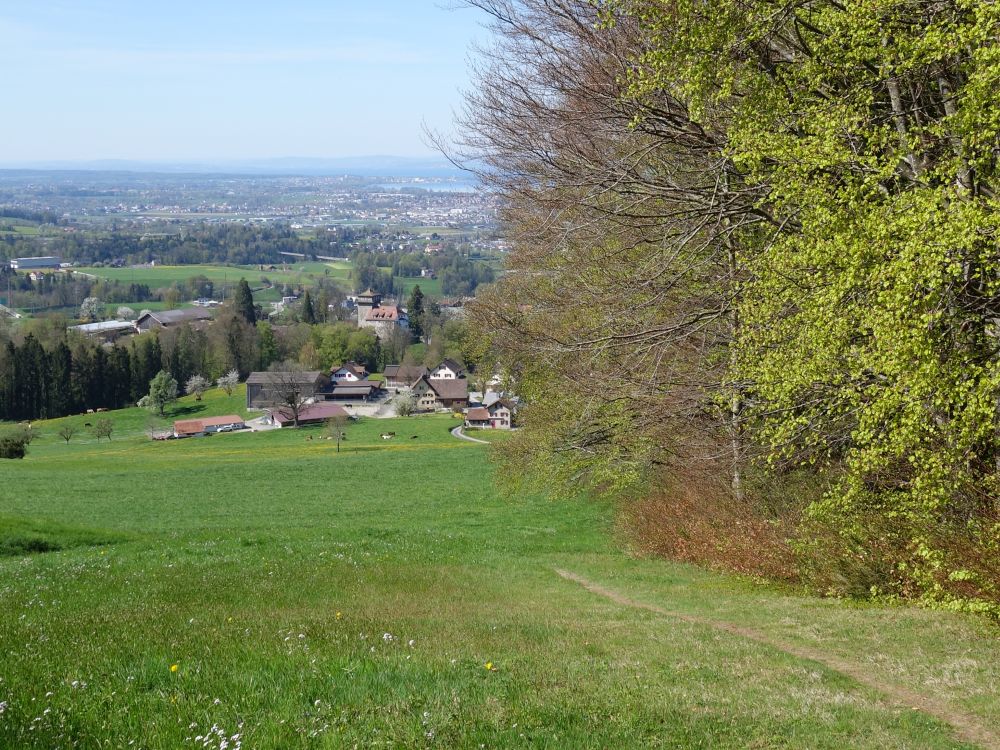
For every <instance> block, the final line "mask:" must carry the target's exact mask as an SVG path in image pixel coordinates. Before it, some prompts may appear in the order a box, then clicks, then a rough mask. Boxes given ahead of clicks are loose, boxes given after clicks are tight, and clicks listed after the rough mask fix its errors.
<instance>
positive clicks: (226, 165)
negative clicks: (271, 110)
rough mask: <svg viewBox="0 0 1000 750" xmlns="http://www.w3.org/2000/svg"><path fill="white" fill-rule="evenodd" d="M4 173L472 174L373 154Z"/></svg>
mask: <svg viewBox="0 0 1000 750" xmlns="http://www.w3.org/2000/svg"><path fill="white" fill-rule="evenodd" d="M0 172H82V173H86V172H94V173H101V172H105V173H107V172H110V173H114V172H123V173H132V174H142V173H144V174H163V175H180V174H201V175H210V174H234V175H259V176H343V175H347V176H356V177H376V178H377V177H387V178H388V177H396V178H403V179H407V178H410V179H416V178H432V179H435V178H436V179H449V180H451V179H461V178H466V179H465V181H473V179H474V177H473V175H471V174H469V173H468V172H466V171H464V170H462V169H460V168H458V167H456V166H454V165H453V164H452V163H451V162H449V161H448V160H447V159H446V158H444V157H442V156H440V155H438V156H435V155H433V154H430V155H427V156H400V155H389V154H371V155H365V156H339V157H307V156H282V157H262V158H257V159H202V160H193V159H192V160H180V159H176V160H175V159H49V160H45V159H37V160H30V161H28V160H26V161H23V162H13V161H0Z"/></svg>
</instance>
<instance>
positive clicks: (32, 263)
mask: <svg viewBox="0 0 1000 750" xmlns="http://www.w3.org/2000/svg"><path fill="white" fill-rule="evenodd" d="M61 266H62V258H59V257H56V256H54V255H45V256H42V257H38V258H12V259H11V261H10V267H11V268H12V269H14V270H15V271H27V270H32V269H36V268H59V267H61Z"/></svg>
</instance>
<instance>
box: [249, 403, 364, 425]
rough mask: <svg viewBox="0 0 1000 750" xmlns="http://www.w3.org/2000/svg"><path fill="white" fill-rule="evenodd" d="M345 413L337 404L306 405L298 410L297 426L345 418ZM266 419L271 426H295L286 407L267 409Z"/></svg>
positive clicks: (292, 417) (292, 416)
mask: <svg viewBox="0 0 1000 750" xmlns="http://www.w3.org/2000/svg"><path fill="white" fill-rule="evenodd" d="M347 416H348V414H347V411H346V410H345V409H344V407H342V406H338V405H337V404H328V403H318V404H307V405H306V406H303V407H302V408H301V409H299V426H302V425H307V424H319V423H321V422H325V421H326V420H328V419H333V418H335V417H347ZM267 419H268V420H270V422H271V424H277V425H280V426H281V427H291V426H293V425H294V424H295V418H294V415H293V414H292V411H291V409H289V408H288V407H287V406H282V407H278V408H276V409H269V410H268V416H267Z"/></svg>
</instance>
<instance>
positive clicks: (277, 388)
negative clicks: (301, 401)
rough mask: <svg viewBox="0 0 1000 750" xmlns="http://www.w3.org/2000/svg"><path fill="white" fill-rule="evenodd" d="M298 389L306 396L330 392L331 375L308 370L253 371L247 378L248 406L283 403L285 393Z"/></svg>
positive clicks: (253, 407)
mask: <svg viewBox="0 0 1000 750" xmlns="http://www.w3.org/2000/svg"><path fill="white" fill-rule="evenodd" d="M292 390H297V392H298V393H299V394H301V395H302V396H303V397H305V398H310V397H313V396H316V395H318V394H320V393H328V392H330V376H329V375H327V374H326V373H325V372H321V371H319V370H311V371H308V372H252V373H250V377H249V378H247V408H248V409H263V408H264V407H267V406H275V405H276V404H280V403H283V402H284V401H285V400H286V398H285V397H284V394H287V393H289V392H290V391H292Z"/></svg>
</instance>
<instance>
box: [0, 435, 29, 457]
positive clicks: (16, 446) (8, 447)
mask: <svg viewBox="0 0 1000 750" xmlns="http://www.w3.org/2000/svg"><path fill="white" fill-rule="evenodd" d="M27 452H28V441H27V440H26V439H25V437H24V436H23V435H0V458H24V455H25V454H26V453H27Z"/></svg>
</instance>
